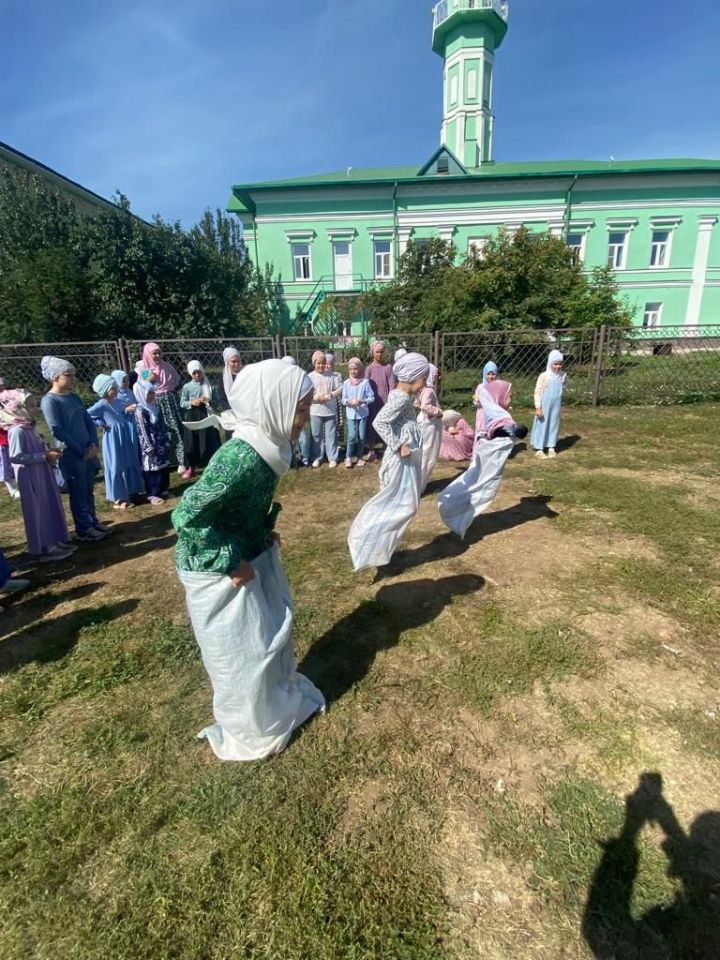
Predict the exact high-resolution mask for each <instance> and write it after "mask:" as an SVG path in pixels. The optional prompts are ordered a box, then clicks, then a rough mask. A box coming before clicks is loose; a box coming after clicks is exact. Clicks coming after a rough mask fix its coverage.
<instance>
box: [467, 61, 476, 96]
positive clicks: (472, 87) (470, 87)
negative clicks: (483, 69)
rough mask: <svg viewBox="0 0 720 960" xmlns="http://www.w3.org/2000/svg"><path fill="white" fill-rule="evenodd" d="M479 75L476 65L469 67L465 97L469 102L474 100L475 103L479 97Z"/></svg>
mask: <svg viewBox="0 0 720 960" xmlns="http://www.w3.org/2000/svg"><path fill="white" fill-rule="evenodd" d="M477 75H478V72H477V68H476V67H470V68H469V69H468V72H467V74H466V78H467V91H466V93H465V99H466V100H467V101H468V102H473V103H474V102H475V100H477V98H478V95H477V90H478V82H477Z"/></svg>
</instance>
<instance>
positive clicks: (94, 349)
mask: <svg viewBox="0 0 720 960" xmlns="http://www.w3.org/2000/svg"><path fill="white" fill-rule="evenodd" d="M46 355H49V356H55V357H63V358H64V359H66V360H69V361H70V362H71V363H72V364H73V365H74V366H75V371H76V374H77V389H78V392H79V393H80V394H81V395H82V396H83V397H84V398H86V399H87V398H88V397H90V396H92V382H93V380H94V379H95V377H96V376H97V375H98V374H99V373H103V372H106V373H109V372H110V371H111V370H115V369H119V368H120V367H122V365H123V363H122V361H123V357H122V353H121V352H120V348H119V342H118V341H116V340H101V341H87V342H86V341H80V342H75V343H2V344H0V375H1V376H2V377H3V378H4V380H5V383H6V384H7V385H8V387H23V388H24V389H26V390H30V391H32V392H33V393H35V394H40V393H45V391H46V390H47V387H48V385H47V383H46V382H45V381H44V380H43V378H42V374H41V373H40V361H41V360H42V358H43V357H44V356H46Z"/></svg>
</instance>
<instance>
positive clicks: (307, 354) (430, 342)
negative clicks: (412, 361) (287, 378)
mask: <svg viewBox="0 0 720 960" xmlns="http://www.w3.org/2000/svg"><path fill="white" fill-rule="evenodd" d="M377 340H383V341H384V343H385V355H386V357H387V358H388V360H392V357H393V354H394V353H395V351H396V350H397V349H398V348H399V347H405V348H406V349H407V350H414V351H417V352H418V353H422V354H424V355H425V356H426V357H427V358H428V359H429V360H433V362H436V361H435V360H434V357H435V340H436V338H435V335H434V334H432V333H391V334H387V336H385V335H383V334H380V333H378V334H374V335H373V336H372V338H370V339H368V338H366V337H346V336H337V337H325V338H323V337H320V336H311V337H285V338H284V339H283V342H282V347H283V355H284V356H291V357H294V358H295V359H296V360H297V362H298V365H299V366H301V367H302V368H303V369H304V370H309V369H310V366H311V357H312V355H313V353H314V352H315V351H316V350H330V351H332V352H333V353H334V354H335V365H336V367H337V368H338V369H339V370H341V371H344V370H345V369H347V362H348V360H349V359H350V357H360V359H361V360H362V361H363V363H369V362H370V358H371V351H372V344H373V343H375V342H376V341H377Z"/></svg>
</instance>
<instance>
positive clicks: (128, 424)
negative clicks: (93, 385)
mask: <svg viewBox="0 0 720 960" xmlns="http://www.w3.org/2000/svg"><path fill="white" fill-rule="evenodd" d="M88 414H89V415H90V417H91V418H92V420H93V422H94V423H96V424H97V425H98V426H101V427H103V428H104V430H105V432H104V433H103V438H102V451H103V469H104V473H105V496H106V498H107V499H108V500H109V501H111V502H115V503H118V502H125V501H128V500H130V498H131V497H132V496H133V495H134V494H140V493H142V492H143V491H144V484H143V478H142V474H141V473H140V454H139V450H138V440H137V429H136V427H135V418H134V416H133V415H132V414H129V413H126V412H125V404H123V403H121V402H120V401H119V400H100V401H99V402H98V403H95V404H93V406H92V407H90V408H89V409H88Z"/></svg>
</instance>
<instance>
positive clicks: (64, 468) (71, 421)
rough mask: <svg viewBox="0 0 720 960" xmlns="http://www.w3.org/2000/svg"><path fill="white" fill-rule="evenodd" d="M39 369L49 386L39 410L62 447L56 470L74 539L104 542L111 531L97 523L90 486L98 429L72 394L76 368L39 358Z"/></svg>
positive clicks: (95, 465)
mask: <svg viewBox="0 0 720 960" xmlns="http://www.w3.org/2000/svg"><path fill="white" fill-rule="evenodd" d="M40 369H41V370H42V375H43V377H44V378H45V379H46V380H47V381H48V382H49V383H50V384H51V387H50V391H49V392H48V393H46V394H45V396H44V397H43V398H42V400H41V401H40V408H41V410H42V412H43V416H44V417H45V420H46V422H47V425H48V427H50V431H51V433H52V435H53V437H54V438H55V440H56V441H57V442H58V444H63V455H62V457H60V459H59V461H58V466H59V467H60V473H61V474H62V476H63V479H64V480H65V484H66V486H67V488H68V492H69V494H70V511H71V512H72V515H73V520H74V521H75V532H76V534H77V539H78V540H82V541H83V542H91V541H93V540H103V539H104V538H105V537H106V536H107V535H108V533H110V528H109V527H106V526H105V524H103V523H100V521H99V520H98V518H97V514H96V513H95V496H94V494H93V484H94V483H95V474H96V473H97V472H98V470H99V469H100V464H99V463H98V448H97V428H96V427H95V424H94V423H93V422H92V420H91V419H90V416H89V414H88V412H87V410H86V409H85V405H84V403H83V402H82V400H81V399H80V397H79V396H78V395H77V394H76V393H75V392H74V387H75V367H74V366H73V365H72V364H71V363H69V362H68V361H67V360H62V359H61V358H60V357H49V356H48V357H43V358H42V361H41V363H40Z"/></svg>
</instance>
